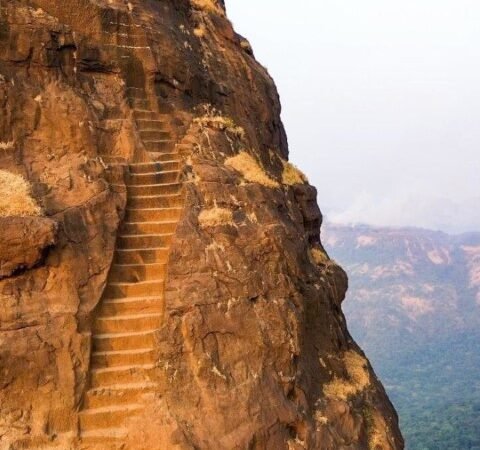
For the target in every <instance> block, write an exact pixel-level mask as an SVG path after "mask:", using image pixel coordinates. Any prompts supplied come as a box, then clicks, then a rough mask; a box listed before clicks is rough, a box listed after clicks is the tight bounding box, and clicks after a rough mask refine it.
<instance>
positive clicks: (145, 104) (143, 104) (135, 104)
mask: <svg viewBox="0 0 480 450" xmlns="http://www.w3.org/2000/svg"><path fill="white" fill-rule="evenodd" d="M127 98H128V103H129V104H130V106H131V107H132V108H134V109H137V108H139V109H145V110H149V109H150V100H149V99H148V98H142V97H134V96H130V95H129V96H128V97H127Z"/></svg>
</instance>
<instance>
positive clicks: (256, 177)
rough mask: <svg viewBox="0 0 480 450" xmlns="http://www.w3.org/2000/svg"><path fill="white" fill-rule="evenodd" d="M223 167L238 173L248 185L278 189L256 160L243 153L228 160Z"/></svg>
mask: <svg viewBox="0 0 480 450" xmlns="http://www.w3.org/2000/svg"><path fill="white" fill-rule="evenodd" d="M225 165H226V166H229V167H231V168H232V169H235V170H236V171H237V172H240V173H241V174H242V175H243V178H245V180H247V181H249V182H250V183H258V184H261V185H263V186H266V187H269V188H277V187H279V184H278V183H277V182H276V181H275V180H273V179H272V178H270V177H269V176H268V175H267V174H266V173H265V170H264V169H263V168H262V167H261V166H260V164H259V163H258V162H257V160H256V159H255V158H254V157H253V156H251V155H250V154H248V153H247V152H245V151H242V152H240V153H239V154H238V155H237V156H233V157H231V158H228V159H227V160H226V161H225Z"/></svg>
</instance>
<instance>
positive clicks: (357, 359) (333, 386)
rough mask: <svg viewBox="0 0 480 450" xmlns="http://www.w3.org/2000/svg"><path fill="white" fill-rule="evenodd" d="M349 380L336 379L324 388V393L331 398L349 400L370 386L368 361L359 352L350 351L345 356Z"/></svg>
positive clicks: (344, 362)
mask: <svg viewBox="0 0 480 450" xmlns="http://www.w3.org/2000/svg"><path fill="white" fill-rule="evenodd" d="M343 364H344V366H345V370H346V371H347V378H345V379H341V378H338V377H336V376H335V377H334V379H333V380H332V381H331V382H330V383H328V384H326V385H325V386H324V387H323V393H324V394H325V395H326V396H327V397H330V398H335V399H339V400H347V399H348V398H349V397H351V396H353V395H355V394H358V393H359V392H362V391H363V390H365V389H366V388H367V387H368V386H369V385H370V374H369V372H368V364H367V360H366V359H365V358H364V357H363V356H362V355H360V354H358V353H357V352H355V351H353V350H349V351H348V352H346V353H345V354H344V356H343Z"/></svg>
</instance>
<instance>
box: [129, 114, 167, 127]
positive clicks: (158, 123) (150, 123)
mask: <svg viewBox="0 0 480 450" xmlns="http://www.w3.org/2000/svg"><path fill="white" fill-rule="evenodd" d="M155 114H159V113H155ZM156 117H157V118H155V119H138V118H136V119H135V120H136V121H137V128H138V129H139V130H140V131H143V130H152V129H154V130H167V129H168V127H169V121H168V120H167V118H163V117H162V118H161V119H159V118H158V117H159V115H157V116H156ZM167 131H168V130H167Z"/></svg>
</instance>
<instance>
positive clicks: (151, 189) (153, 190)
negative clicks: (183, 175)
mask: <svg viewBox="0 0 480 450" xmlns="http://www.w3.org/2000/svg"><path fill="white" fill-rule="evenodd" d="M181 190H182V183H179V182H174V183H159V184H145V185H128V186H127V192H128V195H129V196H149V195H168V194H178V193H179V192H181Z"/></svg>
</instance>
